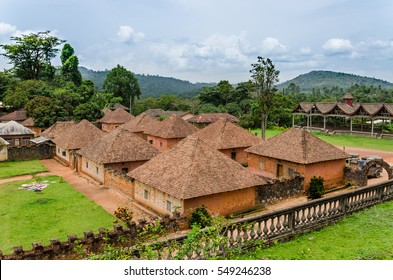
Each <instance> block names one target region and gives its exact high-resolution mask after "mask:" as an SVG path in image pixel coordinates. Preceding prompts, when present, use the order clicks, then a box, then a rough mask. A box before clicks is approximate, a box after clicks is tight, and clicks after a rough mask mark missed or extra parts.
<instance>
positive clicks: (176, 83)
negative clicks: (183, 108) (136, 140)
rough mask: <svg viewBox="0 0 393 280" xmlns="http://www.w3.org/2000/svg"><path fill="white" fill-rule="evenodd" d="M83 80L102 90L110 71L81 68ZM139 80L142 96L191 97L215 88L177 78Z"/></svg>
mask: <svg viewBox="0 0 393 280" xmlns="http://www.w3.org/2000/svg"><path fill="white" fill-rule="evenodd" d="M79 71H80V72H81V74H82V78H83V79H90V80H92V81H93V82H94V85H95V86H96V88H97V89H98V90H100V89H101V88H102V84H103V82H104V80H105V78H106V75H107V74H108V72H109V70H104V71H94V70H91V69H87V68H85V67H79ZM135 77H136V78H137V79H138V83H139V86H140V88H141V91H142V96H144V97H146V96H160V95H161V94H174V95H178V96H186V97H191V96H194V95H195V92H196V91H198V90H199V89H201V88H203V87H205V86H213V85H215V84H212V83H195V84H193V83H190V82H189V81H183V80H179V79H175V78H169V77H161V76H153V75H141V74H135Z"/></svg>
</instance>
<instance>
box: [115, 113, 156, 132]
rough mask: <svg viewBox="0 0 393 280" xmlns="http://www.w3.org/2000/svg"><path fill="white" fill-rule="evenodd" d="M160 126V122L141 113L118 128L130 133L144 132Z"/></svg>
mask: <svg viewBox="0 0 393 280" xmlns="http://www.w3.org/2000/svg"><path fill="white" fill-rule="evenodd" d="M159 124H160V121H158V120H157V119H155V118H153V117H152V116H150V115H148V114H146V113H142V114H140V115H138V116H136V117H135V118H134V119H132V120H131V121H129V122H127V123H125V124H123V125H121V126H120V127H122V128H125V129H127V130H129V131H131V132H144V131H145V130H146V129H148V128H151V127H153V126H157V125H159Z"/></svg>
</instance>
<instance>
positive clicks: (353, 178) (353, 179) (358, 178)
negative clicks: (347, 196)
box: [344, 167, 367, 187]
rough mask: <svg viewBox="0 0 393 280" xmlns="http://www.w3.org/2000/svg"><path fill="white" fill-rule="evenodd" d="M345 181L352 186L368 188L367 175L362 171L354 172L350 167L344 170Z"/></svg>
mask: <svg viewBox="0 0 393 280" xmlns="http://www.w3.org/2000/svg"><path fill="white" fill-rule="evenodd" d="M344 179H345V182H346V183H349V184H351V185H355V186H359V187H365V186H367V174H364V172H363V171H361V170H353V169H352V168H350V167H345V168H344Z"/></svg>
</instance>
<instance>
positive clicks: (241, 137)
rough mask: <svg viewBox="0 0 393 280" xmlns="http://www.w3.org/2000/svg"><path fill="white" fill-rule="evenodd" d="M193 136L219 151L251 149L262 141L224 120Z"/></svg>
mask: <svg viewBox="0 0 393 280" xmlns="http://www.w3.org/2000/svg"><path fill="white" fill-rule="evenodd" d="M193 135H194V136H195V137H199V138H200V139H202V140H203V141H205V142H206V143H208V144H209V145H210V146H212V147H214V148H216V149H219V150H221V149H231V148H245V147H251V146H253V145H256V144H258V143H260V142H261V141H262V140H261V138H258V137H256V136H255V135H254V134H251V133H250V132H248V131H247V130H245V129H244V128H242V127H240V126H238V125H237V124H234V123H232V122H230V121H228V120H226V119H220V120H218V121H216V122H215V123H212V124H209V125H208V126H206V127H205V128H203V129H201V130H199V131H198V132H196V133H195V134H193Z"/></svg>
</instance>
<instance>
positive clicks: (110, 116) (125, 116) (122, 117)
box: [99, 108, 135, 132]
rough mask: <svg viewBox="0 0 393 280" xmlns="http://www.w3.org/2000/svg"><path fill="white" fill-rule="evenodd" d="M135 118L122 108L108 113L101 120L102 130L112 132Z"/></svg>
mask: <svg viewBox="0 0 393 280" xmlns="http://www.w3.org/2000/svg"><path fill="white" fill-rule="evenodd" d="M134 118H135V117H134V116H133V115H131V114H130V113H128V112H126V111H125V110H124V109H122V108H118V109H116V110H114V111H106V114H105V115H104V116H103V117H102V118H101V119H100V120H99V122H100V123H101V129H102V130H103V131H105V132H110V131H112V130H114V129H116V128H118V127H119V126H121V125H122V124H125V123H127V122H129V121H131V120H132V119H134Z"/></svg>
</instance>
